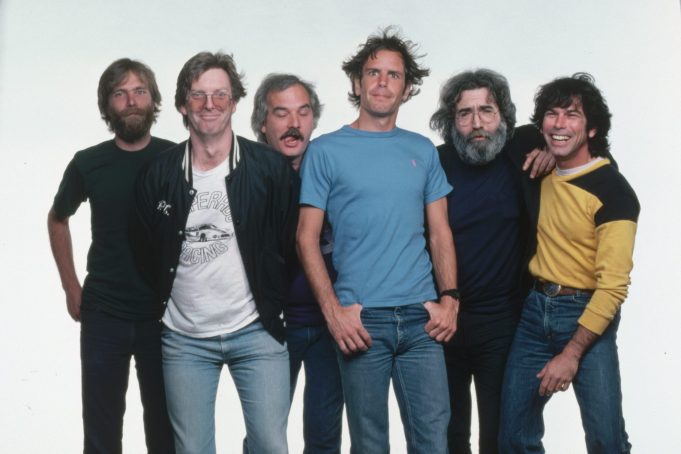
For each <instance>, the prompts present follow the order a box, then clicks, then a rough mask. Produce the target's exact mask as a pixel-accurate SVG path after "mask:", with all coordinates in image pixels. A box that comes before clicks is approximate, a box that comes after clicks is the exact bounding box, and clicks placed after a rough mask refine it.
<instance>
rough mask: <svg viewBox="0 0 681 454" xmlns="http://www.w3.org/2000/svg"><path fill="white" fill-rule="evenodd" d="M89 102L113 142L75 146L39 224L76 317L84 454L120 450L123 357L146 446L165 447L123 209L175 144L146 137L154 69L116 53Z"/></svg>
mask: <svg viewBox="0 0 681 454" xmlns="http://www.w3.org/2000/svg"><path fill="white" fill-rule="evenodd" d="M98 104H99V111H100V113H101V115H102V119H103V120H104V121H105V122H106V124H107V125H108V126H109V129H110V130H111V132H113V133H114V138H113V140H109V141H106V142H102V143H100V144H99V145H95V146H93V147H90V148H87V149H85V150H82V151H79V152H78V153H76V155H75V156H74V157H73V159H72V160H71V162H70V163H69V165H68V166H67V168H66V171H65V172H64V177H63V179H62V181H61V184H60V185H59V190H58V191H57V195H56V196H55V198H54V203H53V205H52V208H51V209H50V212H49V215H48V218H47V226H48V230H49V234H50V244H51V246H52V253H53V255H54V259H55V261H56V263H57V268H58V270H59V275H60V278H61V282H62V287H63V288H64V292H65V293H66V308H67V310H68V313H69V315H70V316H71V317H72V318H73V319H74V320H75V321H80V324H81V326H80V328H81V336H80V349H81V367H82V386H83V391H82V399H83V429H84V448H83V452H85V453H120V452H121V439H122V435H123V413H124V412H125V393H126V390H127V387H128V376H129V368H130V358H131V357H134V358H135V365H136V369H137V378H138V380H139V386H140V395H141V398H142V405H143V407H144V429H145V434H146V444H147V450H148V452H149V453H157V454H167V453H172V452H174V448H173V438H172V429H171V427H170V423H169V420H168V414H167V411H166V401H165V394H164V387H163V374H162V370H161V342H160V333H161V324H160V323H159V320H158V308H157V304H156V297H155V293H154V291H153V290H152V289H151V288H150V287H149V286H148V285H147V284H146V283H145V282H144V281H143V280H142V278H141V277H140V275H139V274H138V273H137V271H136V268H135V265H134V261H133V257H132V253H131V250H130V246H129V244H128V236H127V229H128V212H129V210H130V201H131V200H130V199H131V196H132V188H133V182H134V180H135V177H136V175H137V173H138V171H139V169H140V168H141V167H142V166H143V165H144V164H146V163H147V162H149V161H150V160H151V159H152V158H154V157H155V156H157V155H158V154H159V153H160V152H161V151H163V150H164V149H166V148H169V147H171V146H172V145H174V144H173V143H172V142H169V141H167V140H163V139H158V138H156V137H152V136H151V134H150V129H151V125H152V124H153V123H154V122H155V121H156V115H157V114H158V112H159V107H160V105H161V94H160V93H159V90H158V87H157V85H156V79H155V77H154V73H153V72H152V71H151V69H149V67H147V66H146V65H144V64H143V63H141V62H138V61H134V60H130V59H128V58H122V59H120V60H116V61H115V62H113V63H112V64H111V65H110V66H109V67H108V68H107V69H106V70H105V71H104V73H103V74H102V76H101V78H100V80H99V88H98ZM85 200H89V202H90V209H91V221H92V244H91V246H90V252H89V253H88V260H87V271H88V274H87V277H86V279H85V282H84V285H83V286H82V287H81V284H80V281H79V280H78V276H77V275H76V271H75V267H74V262H73V250H72V246H71V233H70V230H69V218H70V217H71V216H72V215H73V214H74V213H75V212H76V210H77V209H78V207H79V205H80V204H81V203H82V202H84V201H85Z"/></svg>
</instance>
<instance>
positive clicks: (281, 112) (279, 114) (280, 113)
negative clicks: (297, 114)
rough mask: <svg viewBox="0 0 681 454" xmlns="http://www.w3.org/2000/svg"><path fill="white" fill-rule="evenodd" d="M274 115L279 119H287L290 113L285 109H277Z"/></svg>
mask: <svg viewBox="0 0 681 454" xmlns="http://www.w3.org/2000/svg"><path fill="white" fill-rule="evenodd" d="M272 114H273V115H274V116H275V117H277V118H286V116H287V115H288V112H287V111H285V110H283V109H276V110H275V111H274V112H272Z"/></svg>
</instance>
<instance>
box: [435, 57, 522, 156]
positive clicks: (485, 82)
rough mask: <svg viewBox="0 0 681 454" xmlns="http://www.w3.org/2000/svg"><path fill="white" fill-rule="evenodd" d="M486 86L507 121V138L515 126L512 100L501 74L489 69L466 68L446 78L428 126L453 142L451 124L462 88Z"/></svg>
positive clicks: (447, 141)
mask: <svg viewBox="0 0 681 454" xmlns="http://www.w3.org/2000/svg"><path fill="white" fill-rule="evenodd" d="M478 88H487V89H488V90H489V93H490V95H491V96H492V98H493V99H494V102H495V103H496V104H497V106H498V107H499V112H500V113H501V117H502V119H503V120H504V123H506V128H507V131H508V133H507V134H508V135H507V138H511V137H512V136H513V128H514V127H515V123H516V119H515V104H513V101H512V100H511V90H510V89H509V87H508V81H507V80H506V78H505V77H504V76H502V75H501V74H499V73H498V72H496V71H492V70H491V69H484V68H482V69H477V70H474V71H465V72H462V73H459V74H456V75H455V76H453V77H451V78H450V79H449V80H447V81H446V82H445V83H444V84H443V85H442V89H441V90H440V102H439V105H438V109H437V110H436V111H435V113H434V114H433V116H432V117H430V129H432V130H433V131H437V132H438V133H439V134H440V137H442V139H443V140H444V141H445V142H446V143H451V142H452V128H453V127H454V114H455V113H456V104H457V103H458V102H459V101H460V100H461V95H462V94H463V92H464V91H467V90H475V89H478Z"/></svg>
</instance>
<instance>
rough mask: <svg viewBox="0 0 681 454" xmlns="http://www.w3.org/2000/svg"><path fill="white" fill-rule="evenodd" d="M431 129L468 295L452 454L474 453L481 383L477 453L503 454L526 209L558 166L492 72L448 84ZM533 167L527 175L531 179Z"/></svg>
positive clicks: (453, 354) (456, 367)
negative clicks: (505, 384) (521, 122)
mask: <svg viewBox="0 0 681 454" xmlns="http://www.w3.org/2000/svg"><path fill="white" fill-rule="evenodd" d="M430 126H431V128H432V129H434V130H437V131H438V132H439V133H440V135H441V136H442V138H443V139H444V141H445V143H444V144H443V145H440V146H439V147H438V152H439V154H440V162H441V163H442V167H443V168H444V171H445V174H446V175H447V179H448V181H449V183H450V184H451V185H452V186H453V187H454V191H452V192H451V193H450V194H449V195H448V196H447V199H448V200H447V202H448V203H447V205H448V211H449V223H450V226H451V228H452V231H453V232H455V236H454V242H455V246H456V251H457V264H458V270H457V274H458V276H459V283H458V287H459V292H460V294H461V300H460V301H461V307H460V310H459V319H458V327H459V328H458V330H457V331H456V333H455V334H454V337H453V338H452V340H451V341H450V342H449V343H447V344H446V345H445V360H446V364H447V375H448V381H449V392H450V405H451V412H452V416H451V421H450V424H449V429H448V444H449V452H450V453H451V454H459V453H470V452H471V446H470V426H471V394H470V385H471V379H474V380H475V390H476V397H477V406H478V416H479V425H480V441H479V443H480V445H479V452H480V453H481V454H489V453H497V452H498V449H497V433H498V429H499V427H498V426H499V403H500V397H501V384H502V379H503V373H504V366H505V364H506V356H507V354H508V351H509V348H510V346H511V341H512V340H513V334H514V332H515V327H516V323H517V321H518V317H519V310H520V305H521V303H522V300H523V296H524V295H525V293H526V290H527V288H528V285H529V281H528V280H527V277H526V273H525V270H526V265H527V261H528V252H527V250H528V249H527V248H528V247H529V243H530V239H531V238H532V236H531V235H532V232H533V230H532V229H531V228H530V226H531V225H535V223H532V224H530V219H529V218H528V216H527V210H526V207H527V206H530V205H529V204H532V203H536V200H537V198H538V194H539V193H538V190H539V185H538V181H535V180H534V177H535V176H536V175H541V174H544V173H546V172H547V171H548V170H550V169H551V168H553V166H554V160H553V159H552V158H551V156H550V155H549V154H548V153H546V152H541V151H539V150H538V149H536V148H537V147H540V146H542V145H543V141H542V138H541V134H540V133H539V131H538V130H537V129H536V128H535V127H533V126H523V127H520V128H518V129H514V126H515V106H514V104H513V102H512V101H511V94H510V90H509V88H508V83H507V81H506V79H505V78H504V77H503V76H502V75H500V74H498V73H496V72H494V71H490V70H487V69H479V70H476V71H466V72H463V73H460V74H457V75H455V76H454V77H452V78H451V79H449V80H448V81H447V82H446V83H445V84H444V86H443V87H442V90H441V94H440V104H439V109H438V110H437V112H435V114H433V116H432V118H431V120H430ZM533 150H534V151H533ZM530 167H532V168H531V170H529V175H528V173H525V172H524V171H525V170H528V169H530Z"/></svg>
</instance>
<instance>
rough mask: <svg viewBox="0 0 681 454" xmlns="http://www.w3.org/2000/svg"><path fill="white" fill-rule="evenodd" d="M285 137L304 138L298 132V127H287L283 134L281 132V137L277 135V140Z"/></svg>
mask: <svg viewBox="0 0 681 454" xmlns="http://www.w3.org/2000/svg"><path fill="white" fill-rule="evenodd" d="M287 137H291V138H292V139H298V140H305V138H304V137H303V135H302V134H301V133H300V130H299V129H298V128H293V127H291V128H288V129H287V130H286V132H285V133H284V134H282V136H281V137H279V140H284V139H286V138H287Z"/></svg>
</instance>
